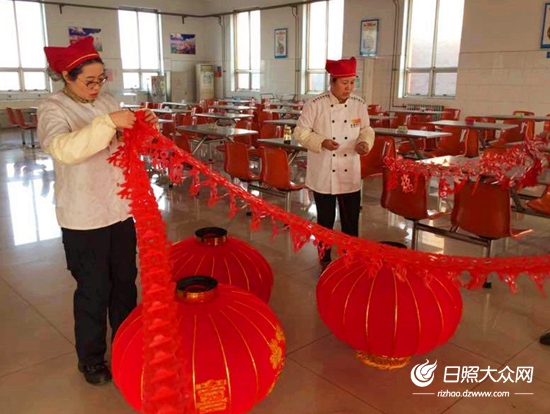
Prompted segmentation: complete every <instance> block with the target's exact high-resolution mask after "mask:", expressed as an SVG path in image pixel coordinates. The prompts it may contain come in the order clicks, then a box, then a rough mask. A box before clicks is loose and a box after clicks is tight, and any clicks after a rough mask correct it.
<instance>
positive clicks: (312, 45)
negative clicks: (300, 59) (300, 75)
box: [306, 0, 344, 93]
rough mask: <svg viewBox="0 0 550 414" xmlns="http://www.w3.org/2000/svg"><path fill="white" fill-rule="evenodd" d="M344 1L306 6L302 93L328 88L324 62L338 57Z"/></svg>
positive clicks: (340, 50) (340, 55)
mask: <svg viewBox="0 0 550 414" xmlns="http://www.w3.org/2000/svg"><path fill="white" fill-rule="evenodd" d="M343 36H344V0H330V1H320V2H317V3H310V4H309V5H308V11H307V36H306V40H307V42H306V44H307V47H306V53H307V58H306V65H307V67H306V93H319V92H324V91H326V90H327V89H328V74H327V73H326V71H325V63H326V61H327V59H333V60H338V59H341V58H342V42H343Z"/></svg>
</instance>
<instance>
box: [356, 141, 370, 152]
mask: <svg viewBox="0 0 550 414" xmlns="http://www.w3.org/2000/svg"><path fill="white" fill-rule="evenodd" d="M355 152H357V154H359V155H366V154H368V153H369V144H367V143H366V142H360V143H359V144H357V146H356V147H355Z"/></svg>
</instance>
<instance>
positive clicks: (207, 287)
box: [176, 276, 218, 303]
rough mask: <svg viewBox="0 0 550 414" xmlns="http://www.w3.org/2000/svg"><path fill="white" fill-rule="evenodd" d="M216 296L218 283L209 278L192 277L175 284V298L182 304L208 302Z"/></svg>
mask: <svg viewBox="0 0 550 414" xmlns="http://www.w3.org/2000/svg"><path fill="white" fill-rule="evenodd" d="M217 296H218V281H217V280H216V279H214V278H213V277H210V276H192V277H186V278H184V279H181V280H180V281H178V283H177V284H176V298H177V299H178V300H179V301H181V302H184V303H205V302H210V301H212V300H213V299H215V298H216V297H217Z"/></svg>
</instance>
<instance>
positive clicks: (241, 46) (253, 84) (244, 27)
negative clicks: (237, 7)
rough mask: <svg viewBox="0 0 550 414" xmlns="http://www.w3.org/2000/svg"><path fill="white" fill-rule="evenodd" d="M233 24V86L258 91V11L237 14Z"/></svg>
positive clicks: (259, 62) (259, 38) (259, 60)
mask: <svg viewBox="0 0 550 414" xmlns="http://www.w3.org/2000/svg"><path fill="white" fill-rule="evenodd" d="M234 24H235V57H234V62H235V86H236V89H237V90H259V89H260V64H261V58H260V48H261V44H260V40H261V31H260V11H259V10H255V11H251V12H243V13H237V14H236V15H235V19H234Z"/></svg>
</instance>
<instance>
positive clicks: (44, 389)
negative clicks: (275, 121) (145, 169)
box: [0, 131, 550, 414]
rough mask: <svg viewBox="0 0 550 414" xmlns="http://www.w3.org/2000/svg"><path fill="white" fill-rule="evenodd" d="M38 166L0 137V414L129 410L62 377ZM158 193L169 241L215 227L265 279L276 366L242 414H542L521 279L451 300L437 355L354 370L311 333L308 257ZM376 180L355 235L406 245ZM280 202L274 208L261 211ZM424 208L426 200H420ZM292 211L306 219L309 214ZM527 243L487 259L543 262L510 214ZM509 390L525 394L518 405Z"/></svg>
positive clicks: (48, 206)
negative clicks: (451, 319)
mask: <svg viewBox="0 0 550 414" xmlns="http://www.w3.org/2000/svg"><path fill="white" fill-rule="evenodd" d="M53 178H54V177H53V174H52V171H51V162H50V161H49V160H48V159H47V158H45V157H43V156H42V155H41V154H40V153H39V152H36V151H35V152H32V151H23V150H22V148H21V147H20V145H19V140H18V134H17V133H16V132H15V131H2V135H1V136H0V224H1V226H0V338H2V339H1V340H0V407H1V408H0V412H1V413H3V414H53V413H56V414H88V413H90V414H92V413H94V414H96V413H108V414H117V413H120V414H123V413H131V412H133V411H132V409H131V408H129V407H128V406H127V405H126V403H125V401H124V399H123V398H122V397H121V395H120V393H119V392H118V390H117V389H116V387H115V386H114V385H112V384H111V385H107V386H103V387H94V386H91V385H88V384H87V383H86V382H85V381H84V379H83V378H82V376H81V374H79V373H78V371H77V369H76V362H77V361H76V355H75V351H74V346H73V344H74V339H73V329H72V324H73V321H72V293H73V289H74V283H73V280H72V278H71V276H70V275H69V273H68V272H67V270H66V269H65V261H64V255H63V250H62V245H61V241H60V238H59V236H60V233H59V229H58V227H57V224H56V221H55V215H54V208H53V204H52V202H53V194H52V192H53ZM156 192H157V194H158V195H159V196H160V201H159V205H160V207H161V209H162V212H163V216H164V218H165V220H166V222H167V223H168V236H169V238H170V239H171V240H178V239H182V238H186V237H189V236H191V235H192V234H193V232H194V231H195V230H196V229H198V228H200V227H204V226H212V225H215V226H219V227H224V228H227V229H228V231H229V233H230V234H231V235H232V236H235V237H239V238H241V239H243V240H245V241H247V242H249V243H251V244H252V245H253V246H255V247H256V248H257V249H258V250H259V251H260V252H261V253H262V254H263V255H264V256H265V257H266V258H267V260H268V261H269V262H270V263H271V265H272V266H273V269H275V286H274V291H273V295H272V299H271V302H270V305H271V306H272V308H273V309H274V311H275V312H276V314H277V316H278V317H279V318H280V320H281V321H282V323H283V326H284V329H285V333H286V337H287V347H288V348H287V349H288V353H287V359H286V366H285V369H284V371H283V374H282V377H281V379H280V381H279V383H278V384H277V386H276V388H275V390H274V392H273V393H272V394H271V395H270V396H269V397H268V398H267V399H266V400H264V401H263V402H262V403H260V404H259V405H258V406H257V407H256V408H254V410H253V411H252V412H253V413H254V414H267V413H272V414H375V413H386V414H409V413H411V414H413V413H425V414H427V413H443V412H445V413H449V414H474V413H490V414H491V413H495V414H496V413H498V414H512V413H514V414H518V413H521V414H539V413H540V414H542V413H548V412H550V409H549V408H548V407H550V348H545V347H543V346H541V345H539V344H538V343H537V339H538V336H539V334H541V333H542V332H544V331H545V330H547V329H550V301H549V300H548V299H545V298H544V297H542V296H541V295H540V293H539V292H538V291H537V290H536V289H535V287H534V285H533V284H532V283H531V282H529V281H527V280H524V281H523V282H522V283H521V290H520V292H519V293H517V294H515V295H513V294H511V293H510V292H509V291H508V289H507V286H505V285H503V284H502V283H499V282H495V283H493V285H494V286H493V289H492V290H491V291H463V292H462V294H463V298H464V315H463V318H462V322H461V324H460V327H459V329H458V331H457V333H456V334H455V335H454V337H453V338H451V340H450V341H449V343H447V344H446V345H444V346H442V347H440V348H438V349H436V350H434V351H433V352H431V353H430V354H428V355H421V356H416V357H414V358H413V359H412V361H411V363H410V364H409V365H408V366H407V367H405V368H403V369H401V370H397V371H392V372H386V371H378V370H375V369H373V368H369V367H367V366H365V365H362V364H361V363H360V362H359V361H358V360H357V359H356V358H355V355H354V352H353V350H352V349H350V348H349V347H348V346H347V345H346V344H344V343H342V342H340V341H339V340H337V339H336V338H335V337H334V336H333V335H332V334H331V333H330V331H329V330H328V329H327V327H326V326H324V324H323V323H322V322H321V320H320V318H319V316H318V313H317V309H316V303H315V284H316V282H317V276H318V273H319V268H318V264H317V256H316V250H315V248H314V247H313V246H312V245H311V244H308V245H306V246H305V247H304V248H303V249H302V250H301V251H300V252H299V253H297V254H294V253H292V249H291V246H290V243H289V240H288V238H287V237H286V236H285V235H284V234H283V235H279V236H277V237H276V239H275V241H274V242H272V241H271V232H270V224H269V223H265V225H264V226H262V229H261V230H260V231H258V232H254V233H251V232H250V229H249V226H248V223H249V219H248V218H247V217H246V216H245V214H244V212H243V213H242V214H239V215H238V216H237V217H236V218H234V219H232V220H231V219H229V218H227V211H228V209H227V207H226V206H225V205H224V204H223V203H220V204H219V205H216V206H215V207H213V208H209V207H207V205H206V203H205V199H203V198H204V197H206V196H204V197H203V198H199V199H198V200H194V199H191V198H190V197H189V196H188V194H187V192H186V188H177V189H174V190H172V191H171V192H170V193H166V194H164V193H163V191H162V189H160V188H156ZM379 194H380V181H379V180H378V179H373V180H369V181H368V182H367V184H366V186H365V194H364V212H363V215H362V218H361V227H362V229H361V235H362V237H365V238H369V239H373V240H394V241H402V242H405V243H408V242H410V227H409V226H408V224H407V223H406V222H405V221H404V220H402V219H400V218H398V217H396V216H393V215H391V214H388V213H387V212H386V211H385V210H383V209H382V208H381V207H380V206H379V202H378V199H379ZM274 201H275V202H277V203H280V201H279V200H274ZM433 201H434V203H435V202H436V200H435V199H434V200H433ZM293 208H294V211H295V212H296V213H297V214H300V215H301V216H303V217H308V218H311V219H314V214H315V210H314V209H313V208H310V209H307V208H301V205H300V204H299V203H298V202H295V203H293ZM517 219H518V220H521V226H524V227H527V226H529V227H533V228H535V233H534V234H533V235H532V236H530V237H528V238H525V239H524V240H523V241H521V242H520V243H517V242H512V241H509V242H506V243H505V242H504V241H501V242H498V243H497V249H496V250H497V254H499V255H507V254H514V255H516V254H526V255H530V254H548V253H549V250H550V244H549V243H548V239H549V238H550V228H549V226H548V223H549V221H547V220H543V219H537V218H533V217H517ZM420 242H421V244H420V246H421V249H422V250H424V251H430V252H445V253H448V254H458V253H460V254H463V255H472V256H479V255H481V248H479V247H475V246H471V245H467V244H464V243H460V242H456V241H448V240H443V239H441V238H440V237H436V236H433V235H423V236H421V239H420ZM426 359H428V360H430V362H433V361H435V360H437V363H438V370H437V371H436V373H437V375H436V376H435V380H434V382H433V383H432V384H431V385H430V386H428V387H427V388H418V387H416V386H415V385H413V383H412V381H411V378H410V373H411V368H412V367H413V366H414V365H415V364H418V363H423V362H424V361H425V360H426ZM447 366H475V367H480V369H486V368H487V367H489V366H490V367H491V368H497V369H498V370H499V371H500V370H502V369H503V368H505V367H509V368H511V369H515V368H516V367H518V366H530V367H533V368H534V371H533V372H534V376H533V379H532V382H530V383H527V382H518V383H510V382H507V383H504V382H503V381H499V382H495V381H491V380H486V381H484V382H482V383H478V384H473V383H469V384H467V383H458V384H450V383H445V382H444V379H443V369H442V368H441V367H447ZM466 389H469V390H475V391H509V392H510V396H509V397H507V398H495V397H493V398H488V397H486V398H483V397H462V398H461V397H438V396H436V395H417V394H414V393H418V392H435V393H436V394H437V392H438V391H440V390H449V391H464V390H466ZM517 393H532V394H527V395H518V394H517Z"/></svg>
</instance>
